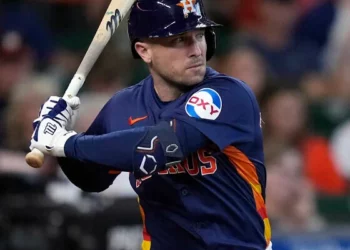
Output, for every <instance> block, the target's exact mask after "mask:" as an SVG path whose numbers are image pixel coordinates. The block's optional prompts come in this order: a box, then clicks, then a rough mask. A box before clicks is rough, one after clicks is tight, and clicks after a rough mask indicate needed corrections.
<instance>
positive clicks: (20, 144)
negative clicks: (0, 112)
mask: <svg viewBox="0 0 350 250" xmlns="http://www.w3.org/2000/svg"><path fill="white" fill-rule="evenodd" d="M57 87H58V84H57V83H56V82H54V81H52V79H51V78H50V77H49V76H45V75H33V76H28V78H26V79H23V80H22V81H21V82H20V83H18V84H16V85H15V86H13V88H12V89H11V93H10V99H9V105H8V107H7V109H6V116H5V118H6V119H5V121H6V137H5V145H4V146H5V147H6V148H8V149H11V150H16V151H23V152H27V151H28V150H29V149H28V146H29V141H30V138H31V135H32V133H33V127H32V122H33V120H34V119H35V118H37V116H38V112H39V108H40V105H41V104H42V103H44V102H45V101H46V100H47V99H48V97H49V96H51V95H57V94H58V89H57ZM33 90H35V91H33Z"/></svg>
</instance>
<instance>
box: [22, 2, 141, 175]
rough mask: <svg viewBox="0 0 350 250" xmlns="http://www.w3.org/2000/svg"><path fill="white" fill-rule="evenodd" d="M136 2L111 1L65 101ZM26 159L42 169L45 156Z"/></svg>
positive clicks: (39, 154) (36, 154)
mask: <svg viewBox="0 0 350 250" xmlns="http://www.w3.org/2000/svg"><path fill="white" fill-rule="evenodd" d="M135 1H136V0H112V1H111V3H110V4H109V6H108V8H107V11H106V13H105V15H104V17H103V19H102V21H101V23H100V25H99V27H98V29H97V31H96V34H95V36H94V38H93V40H92V42H91V44H90V46H89V48H88V50H87V52H86V53H85V56H84V58H83V60H82V61H81V63H80V65H79V68H78V70H77V72H76V73H75V74H74V77H73V78H72V80H71V82H70V83H69V86H68V88H67V90H66V92H65V93H64V95H63V99H65V100H69V99H70V98H72V97H74V96H76V95H77V94H78V92H79V90H80V88H81V87H82V86H83V84H84V82H85V79H86V77H87V75H88V74H89V72H90V70H91V68H92V66H93V65H94V64H95V62H96V60H97V59H98V57H99V56H100V54H101V52H102V51H103V49H104V48H105V46H106V45H107V43H108V42H109V40H110V39H111V37H112V36H113V34H114V32H115V30H116V29H117V28H118V27H119V25H120V23H121V21H122V20H123V19H124V17H125V16H126V14H127V13H128V11H129V10H130V8H131V6H132V5H133V3H134V2H135ZM25 159H26V162H27V164H28V165H29V166H31V167H33V168H40V167H41V166H42V165H43V163H44V154H43V153H42V152H40V151H39V150H38V149H33V150H32V151H31V152H29V153H28V154H27V155H26V158H25Z"/></svg>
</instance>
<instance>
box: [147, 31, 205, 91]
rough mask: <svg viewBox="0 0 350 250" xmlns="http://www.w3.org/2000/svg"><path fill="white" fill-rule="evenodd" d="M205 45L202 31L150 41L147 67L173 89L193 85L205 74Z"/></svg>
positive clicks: (201, 79)
mask: <svg viewBox="0 0 350 250" xmlns="http://www.w3.org/2000/svg"><path fill="white" fill-rule="evenodd" d="M206 54H207V43H206V40H205V31H204V30H203V29H200V30H194V31H189V32H186V33H183V34H180V35H176V36H172V37H167V38H156V39H152V41H151V46H150V55H151V63H150V68H151V72H152V74H153V76H154V77H160V78H161V79H162V80H164V81H166V82H167V83H169V84H173V85H176V86H183V87H185V86H192V85H195V84H197V83H200V82H201V81H203V78H204V75H205V72H206Z"/></svg>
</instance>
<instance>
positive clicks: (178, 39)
mask: <svg viewBox="0 0 350 250" xmlns="http://www.w3.org/2000/svg"><path fill="white" fill-rule="evenodd" d="M173 41H174V43H182V42H184V41H185V38H184V37H183V36H178V37H176V38H175V39H174V40H173Z"/></svg>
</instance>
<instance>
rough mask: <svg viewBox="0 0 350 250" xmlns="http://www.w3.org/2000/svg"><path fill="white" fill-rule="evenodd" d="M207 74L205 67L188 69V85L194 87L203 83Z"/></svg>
mask: <svg viewBox="0 0 350 250" xmlns="http://www.w3.org/2000/svg"><path fill="white" fill-rule="evenodd" d="M205 72H206V67H205V65H203V66H198V67H192V68H188V69H186V76H187V77H186V78H187V81H186V82H188V85H194V84H197V83H200V82H202V81H203V79H204V76H205Z"/></svg>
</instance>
